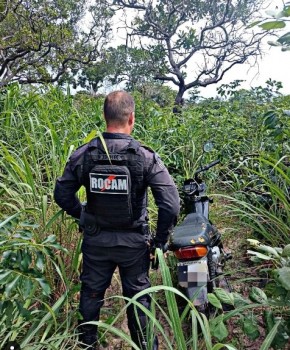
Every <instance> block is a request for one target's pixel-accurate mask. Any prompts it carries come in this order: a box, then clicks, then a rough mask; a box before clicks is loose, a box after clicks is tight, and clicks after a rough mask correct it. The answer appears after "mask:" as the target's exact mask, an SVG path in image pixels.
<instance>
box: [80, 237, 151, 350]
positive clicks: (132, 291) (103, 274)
mask: <svg viewBox="0 0 290 350" xmlns="http://www.w3.org/2000/svg"><path fill="white" fill-rule="evenodd" d="M89 243H90V240H88V241H86V240H84V242H83V245H82V252H83V272H82V274H81V281H82V288H81V298H80V313H81V315H82V317H83V322H89V321H97V320H99V316H100V308H101V307H102V305H103V299H104V295H105V291H106V289H107V288H108V287H109V285H110V283H111V279H112V275H113V273H114V271H115V269H116V267H117V266H118V268H119V273H120V277H121V282H122V289H123V295H124V296H126V297H128V298H131V297H133V296H134V295H136V294H137V293H138V292H140V291H142V290H144V289H146V288H148V287H150V281H149V276H148V271H149V265H150V254H149V249H147V248H146V246H145V247H144V248H130V247H126V246H117V247H98V246H94V245H93V244H89ZM138 302H140V303H141V304H142V305H144V306H145V307H146V308H149V307H150V296H149V295H148V294H146V295H143V296H142V297H141V298H139V299H138ZM137 311H138V318H139V322H138V321H137V319H136V317H135V310H134V306H133V305H130V306H129V307H128V308H127V318H128V327H129V330H130V334H131V338H132V340H133V341H134V342H135V343H136V344H137V345H139V347H140V348H141V349H146V339H145V337H144V336H145V329H146V317H145V315H144V313H143V312H142V311H141V310H140V309H137ZM139 324H140V325H141V329H143V332H142V331H141V330H140V326H139ZM83 332H84V338H82V339H84V340H83V341H84V342H85V343H88V345H91V344H93V343H94V342H95V341H96V333H97V327H96V326H91V325H90V326H89V325H87V326H84V328H83Z"/></svg>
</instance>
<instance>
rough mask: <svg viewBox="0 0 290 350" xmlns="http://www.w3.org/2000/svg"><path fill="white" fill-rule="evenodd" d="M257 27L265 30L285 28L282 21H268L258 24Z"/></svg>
mask: <svg viewBox="0 0 290 350" xmlns="http://www.w3.org/2000/svg"><path fill="white" fill-rule="evenodd" d="M259 27H261V28H263V29H265V30H271V29H281V28H284V27H286V23H285V22H284V21H270V22H266V23H262V24H260V25H259Z"/></svg>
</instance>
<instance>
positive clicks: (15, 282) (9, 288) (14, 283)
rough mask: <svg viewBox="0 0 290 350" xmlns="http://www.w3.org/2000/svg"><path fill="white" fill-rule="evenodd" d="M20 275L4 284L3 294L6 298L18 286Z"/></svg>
mask: <svg viewBox="0 0 290 350" xmlns="http://www.w3.org/2000/svg"><path fill="white" fill-rule="evenodd" d="M20 277H21V276H20V275H17V276H15V277H14V278H13V280H12V281H10V282H9V283H7V284H6V287H5V294H6V296H7V297H9V296H10V293H11V292H12V291H13V289H14V288H16V287H17V285H18V282H20V280H19V279H20Z"/></svg>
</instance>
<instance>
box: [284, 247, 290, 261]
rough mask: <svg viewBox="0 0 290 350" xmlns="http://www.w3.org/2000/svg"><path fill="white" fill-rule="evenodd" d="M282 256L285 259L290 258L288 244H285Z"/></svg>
mask: <svg viewBox="0 0 290 350" xmlns="http://www.w3.org/2000/svg"><path fill="white" fill-rule="evenodd" d="M282 256H283V257H285V258H289V257H290V244H287V245H286V246H285V247H284V249H283V251H282Z"/></svg>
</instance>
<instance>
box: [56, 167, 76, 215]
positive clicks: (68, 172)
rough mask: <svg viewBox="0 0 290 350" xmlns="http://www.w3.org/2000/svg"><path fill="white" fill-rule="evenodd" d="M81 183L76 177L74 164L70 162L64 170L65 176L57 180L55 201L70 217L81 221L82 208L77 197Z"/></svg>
mask: <svg viewBox="0 0 290 350" xmlns="http://www.w3.org/2000/svg"><path fill="white" fill-rule="evenodd" d="M80 187H81V183H80V182H79V179H78V177H77V175H76V171H75V169H74V164H73V162H72V160H69V161H68V163H67V164H66V167H65V169H64V172H63V175H62V176H61V177H59V178H58V179H57V180H56V185H55V189H54V199H55V201H56V203H57V204H58V205H59V206H60V207H61V208H62V209H63V210H64V211H66V212H67V213H68V214H69V215H71V216H73V217H74V218H77V219H79V218H80V215H81V210H82V206H81V203H80V201H79V199H78V197H77V196H76V193H77V191H78V190H79V189H80Z"/></svg>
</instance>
